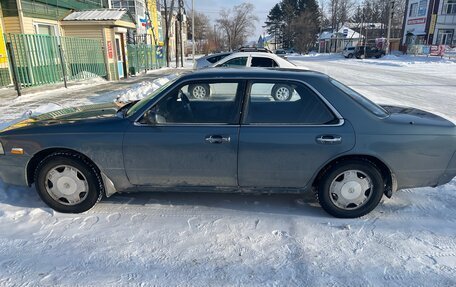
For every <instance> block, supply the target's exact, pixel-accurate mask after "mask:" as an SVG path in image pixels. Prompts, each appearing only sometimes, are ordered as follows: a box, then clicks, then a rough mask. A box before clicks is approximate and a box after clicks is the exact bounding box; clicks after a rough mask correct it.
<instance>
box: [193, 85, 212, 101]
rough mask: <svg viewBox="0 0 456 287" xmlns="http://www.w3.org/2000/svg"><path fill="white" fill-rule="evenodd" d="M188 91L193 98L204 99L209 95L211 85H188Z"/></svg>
mask: <svg viewBox="0 0 456 287" xmlns="http://www.w3.org/2000/svg"><path fill="white" fill-rule="evenodd" d="M188 93H189V94H190V97H192V98H193V99H205V98H209V97H210V96H211V87H210V86H209V85H207V84H199V85H190V86H189V87H188Z"/></svg>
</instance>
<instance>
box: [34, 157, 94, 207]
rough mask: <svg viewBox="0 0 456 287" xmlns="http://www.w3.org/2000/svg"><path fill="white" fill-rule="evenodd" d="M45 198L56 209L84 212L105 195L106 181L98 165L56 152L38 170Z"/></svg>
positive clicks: (40, 190)
mask: <svg viewBox="0 0 456 287" xmlns="http://www.w3.org/2000/svg"><path fill="white" fill-rule="evenodd" d="M35 186H36V190H37V192H38V194H39V196H40V197H41V199H42V200H43V201H44V202H45V203H46V204H47V205H49V206H50V207H51V208H53V209H54V210H56V211H59V212H64V213H80V212H84V211H87V210H89V209H90V208H92V207H93V206H94V205H95V204H96V203H97V202H98V201H99V200H100V199H101V198H102V196H103V183H102V180H101V177H100V175H99V173H98V172H97V170H96V168H95V166H94V165H93V164H91V163H90V162H88V161H87V160H86V159H84V158H83V157H82V156H79V155H77V154H72V153H66V152H65V153H53V154H51V155H49V156H47V157H46V158H44V159H43V160H42V161H41V162H40V163H39V165H38V167H37V169H36V172H35Z"/></svg>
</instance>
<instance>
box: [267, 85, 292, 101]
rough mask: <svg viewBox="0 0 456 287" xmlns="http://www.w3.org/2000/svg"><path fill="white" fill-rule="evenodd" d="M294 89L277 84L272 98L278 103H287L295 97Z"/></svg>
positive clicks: (272, 91) (272, 92)
mask: <svg viewBox="0 0 456 287" xmlns="http://www.w3.org/2000/svg"><path fill="white" fill-rule="evenodd" d="M293 92H294V89H293V88H292V87H290V86H289V85H284V84H275V85H274V86H273V87H272V90H271V97H273V98H274V100H276V101H278V102H286V101H289V100H290V99H291V97H292V96H293Z"/></svg>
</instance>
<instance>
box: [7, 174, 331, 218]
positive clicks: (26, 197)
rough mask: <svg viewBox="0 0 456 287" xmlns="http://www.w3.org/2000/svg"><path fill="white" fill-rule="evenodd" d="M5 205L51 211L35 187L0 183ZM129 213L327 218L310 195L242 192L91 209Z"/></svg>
mask: <svg viewBox="0 0 456 287" xmlns="http://www.w3.org/2000/svg"><path fill="white" fill-rule="evenodd" d="M3 204H6V205H11V206H16V207H23V208H40V209H46V210H48V209H49V210H50V208H49V207H47V205H46V204H45V203H44V202H43V201H42V200H41V199H40V197H39V196H38V194H37V192H36V190H35V187H34V186H32V187H31V188H29V187H22V186H13V185H8V184H5V183H3V182H1V181H0V206H1V205H3ZM107 210H108V211H110V212H115V211H117V212H120V213H122V211H126V212H128V211H132V210H134V211H135V212H145V213H149V212H151V210H162V211H163V212H178V213H179V212H183V213H196V214H198V213H201V214H203V215H204V214H208V213H209V214H214V213H218V212H222V211H223V212H225V213H226V212H228V213H230V212H232V213H233V215H237V214H239V212H241V213H242V212H245V213H262V214H276V215H297V216H312V217H321V218H324V217H330V216H329V215H328V214H327V213H325V212H324V211H323V209H322V208H321V207H320V206H319V204H318V203H317V201H316V200H315V197H314V196H313V194H312V193H311V192H307V193H304V194H245V193H215V192H214V193H202V192H135V193H123V194H114V195H113V196H111V197H109V198H103V199H102V200H101V201H100V202H99V203H98V204H97V205H96V206H95V207H94V208H93V209H91V210H90V212H91V213H92V214H94V213H95V214H96V213H97V212H102V213H106V211H107Z"/></svg>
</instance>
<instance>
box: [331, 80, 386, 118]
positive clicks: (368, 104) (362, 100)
mask: <svg viewBox="0 0 456 287" xmlns="http://www.w3.org/2000/svg"><path fill="white" fill-rule="evenodd" d="M330 82H331V83H332V84H333V85H334V86H335V87H336V88H338V89H339V90H341V91H342V92H344V93H345V94H347V95H348V96H349V97H351V98H352V99H353V100H355V101H356V102H357V103H358V104H360V105H361V106H362V107H363V108H365V109H366V110H368V111H369V112H371V113H373V114H374V115H376V116H378V117H380V118H385V117H387V116H388V115H389V114H388V112H387V111H386V110H385V109H384V108H382V107H380V106H379V105H377V104H376V103H374V102H372V101H371V100H369V99H368V98H366V97H364V96H363V95H361V94H359V93H357V92H355V91H354V90H352V89H350V88H349V87H347V86H345V85H344V84H342V83H340V82H338V81H336V80H334V79H330Z"/></svg>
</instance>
